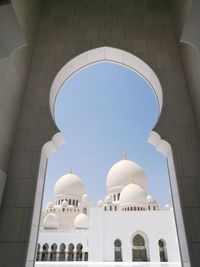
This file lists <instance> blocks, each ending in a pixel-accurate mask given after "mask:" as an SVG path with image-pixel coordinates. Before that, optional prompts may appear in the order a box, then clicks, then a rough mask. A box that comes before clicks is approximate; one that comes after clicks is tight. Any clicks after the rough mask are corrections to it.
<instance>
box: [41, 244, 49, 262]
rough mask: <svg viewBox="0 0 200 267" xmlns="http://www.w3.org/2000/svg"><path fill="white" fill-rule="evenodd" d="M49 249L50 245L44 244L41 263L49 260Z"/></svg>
mask: <svg viewBox="0 0 200 267" xmlns="http://www.w3.org/2000/svg"><path fill="white" fill-rule="evenodd" d="M48 249H49V245H48V244H47V243H46V244H44V245H43V247H42V257H41V261H47V260H48Z"/></svg>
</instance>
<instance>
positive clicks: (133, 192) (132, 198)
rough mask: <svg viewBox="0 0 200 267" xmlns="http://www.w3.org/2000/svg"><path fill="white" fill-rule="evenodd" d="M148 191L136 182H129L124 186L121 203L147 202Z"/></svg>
mask: <svg viewBox="0 0 200 267" xmlns="http://www.w3.org/2000/svg"><path fill="white" fill-rule="evenodd" d="M146 197H147V196H146V192H145V190H144V189H143V188H141V187H140V186H138V185H136V184H128V185H127V186H125V187H124V188H123V190H122V191H121V194H120V198H119V204H120V205H123V204H126V205H127V204H130V205H132V204H137V203H138V204H141V203H146Z"/></svg>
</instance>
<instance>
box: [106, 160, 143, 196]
mask: <svg viewBox="0 0 200 267" xmlns="http://www.w3.org/2000/svg"><path fill="white" fill-rule="evenodd" d="M106 183H107V190H108V191H115V189H116V190H117V189H120V188H121V189H122V188H123V187H124V186H126V185H127V184H129V183H134V184H137V185H139V186H140V187H142V188H143V189H144V190H145V191H146V190H147V179H146V176H145V174H144V172H143V170H142V169H141V168H140V166H139V165H137V164H136V163H135V162H133V161H131V160H127V159H124V160H121V161H118V162H117V163H115V164H114V165H113V166H112V168H111V169H110V171H109V172H108V175H107V182H106Z"/></svg>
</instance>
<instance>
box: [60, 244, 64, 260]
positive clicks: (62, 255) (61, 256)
mask: <svg viewBox="0 0 200 267" xmlns="http://www.w3.org/2000/svg"><path fill="white" fill-rule="evenodd" d="M65 249H66V246H65V244H64V243H62V244H61V245H60V251H59V261H65Z"/></svg>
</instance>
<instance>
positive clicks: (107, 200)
mask: <svg viewBox="0 0 200 267" xmlns="http://www.w3.org/2000/svg"><path fill="white" fill-rule="evenodd" d="M111 202H112V199H111V196H109V195H108V196H106V197H105V203H111Z"/></svg>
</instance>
